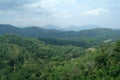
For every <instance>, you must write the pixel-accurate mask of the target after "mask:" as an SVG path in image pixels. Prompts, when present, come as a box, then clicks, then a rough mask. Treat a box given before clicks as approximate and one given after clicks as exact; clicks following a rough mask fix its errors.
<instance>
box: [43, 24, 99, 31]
mask: <svg viewBox="0 0 120 80" xmlns="http://www.w3.org/2000/svg"><path fill="white" fill-rule="evenodd" d="M42 28H44V29H56V30H61V31H81V30H85V29H93V28H101V27H100V26H98V25H84V26H75V25H72V26H68V27H66V28H64V27H62V28H61V27H59V26H54V25H45V26H42Z"/></svg>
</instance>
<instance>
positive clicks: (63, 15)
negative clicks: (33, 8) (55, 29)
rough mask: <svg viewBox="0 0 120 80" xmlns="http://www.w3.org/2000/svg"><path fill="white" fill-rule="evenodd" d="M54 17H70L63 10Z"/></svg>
mask: <svg viewBox="0 0 120 80" xmlns="http://www.w3.org/2000/svg"><path fill="white" fill-rule="evenodd" d="M54 16H55V17H59V16H60V17H62V18H66V19H67V18H70V17H71V16H72V15H71V14H70V13H69V12H68V11H67V10H63V11H61V12H58V13H56V14H54Z"/></svg>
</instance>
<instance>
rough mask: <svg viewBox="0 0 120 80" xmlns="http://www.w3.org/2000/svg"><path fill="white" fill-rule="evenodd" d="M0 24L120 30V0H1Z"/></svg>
mask: <svg viewBox="0 0 120 80" xmlns="http://www.w3.org/2000/svg"><path fill="white" fill-rule="evenodd" d="M0 24H12V25H17V26H21V27H23V26H32V25H34V26H43V25H56V26H60V27H68V26H71V25H77V26H83V25H99V26H102V27H106V28H115V29H117V28H119V29H120V0H0Z"/></svg>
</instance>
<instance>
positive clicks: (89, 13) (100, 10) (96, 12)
mask: <svg viewBox="0 0 120 80" xmlns="http://www.w3.org/2000/svg"><path fill="white" fill-rule="evenodd" d="M107 11H108V9H105V8H102V7H99V8H97V9H91V10H88V11H85V12H83V13H81V15H82V16H100V15H102V14H104V13H105V12H107Z"/></svg>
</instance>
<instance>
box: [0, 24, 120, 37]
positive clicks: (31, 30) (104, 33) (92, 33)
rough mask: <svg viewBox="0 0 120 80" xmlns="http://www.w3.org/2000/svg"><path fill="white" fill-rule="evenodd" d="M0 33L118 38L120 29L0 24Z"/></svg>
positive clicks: (29, 35) (32, 35) (28, 35)
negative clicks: (22, 26) (69, 29)
mask: <svg viewBox="0 0 120 80" xmlns="http://www.w3.org/2000/svg"><path fill="white" fill-rule="evenodd" d="M0 34H18V35H22V36H27V37H37V38H96V39H119V38H120V30H112V29H107V28H94V29H86V30H81V31H60V30H55V29H54V30H50V29H43V28H39V27H34V26H33V27H27V28H18V27H15V26H12V25H4V24H0Z"/></svg>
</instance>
